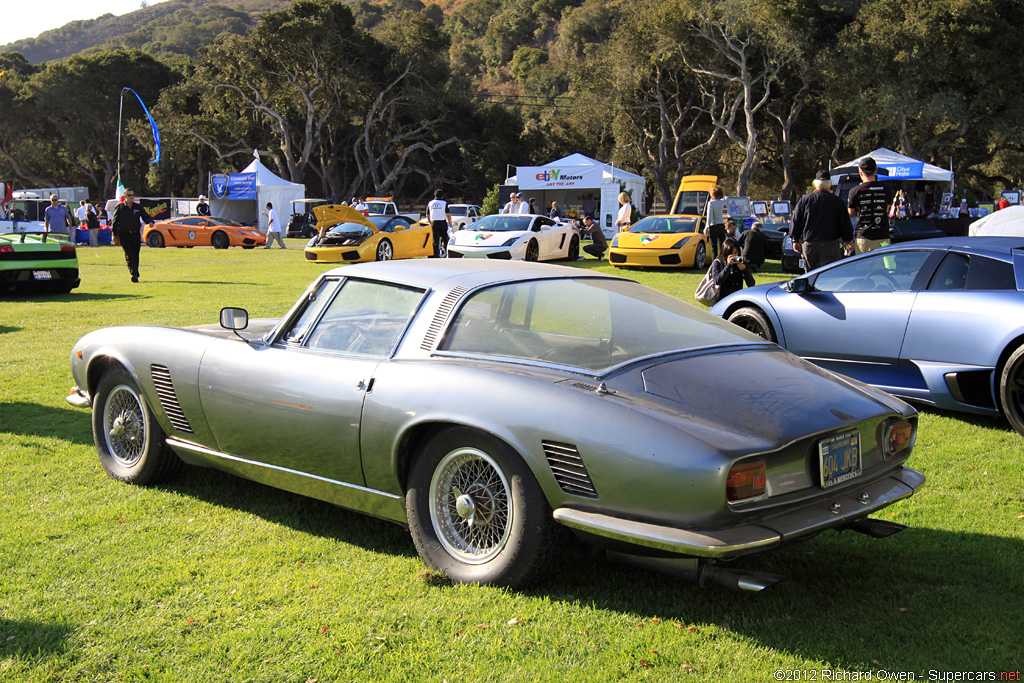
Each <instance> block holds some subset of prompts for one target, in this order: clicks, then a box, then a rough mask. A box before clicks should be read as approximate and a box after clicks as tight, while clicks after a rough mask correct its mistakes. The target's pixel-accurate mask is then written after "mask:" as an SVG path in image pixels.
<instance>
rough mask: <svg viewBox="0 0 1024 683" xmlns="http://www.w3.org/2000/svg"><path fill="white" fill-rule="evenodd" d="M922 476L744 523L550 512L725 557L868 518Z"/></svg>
mask: <svg viewBox="0 0 1024 683" xmlns="http://www.w3.org/2000/svg"><path fill="white" fill-rule="evenodd" d="M924 480H925V477H924V475H923V474H922V473H920V472H918V471H917V470H914V469H911V468H909V467H903V468H901V469H899V470H896V471H895V472H893V473H891V474H889V475H888V476H886V477H883V478H881V479H876V480H874V481H871V482H865V483H864V485H863V486H855V487H851V488H848V489H846V490H844V491H843V492H840V493H835V494H832V495H826V496H822V497H821V498H818V499H816V500H815V501H814V502H812V503H810V504H808V505H802V506H800V507H798V508H795V509H787V510H785V511H783V512H779V513H776V514H773V515H769V516H767V517H760V518H757V519H754V520H752V521H751V522H750V523H749V524H744V525H741V526H735V527H730V528H727V529H714V530H708V531H703V530H700V531H697V530H690V529H679V528H676V527H669V526H660V525H658V524H650V523H646V522H637V521H633V520H629V519H622V518H621V517H612V516H610V515H604V514H600V513H596V512H585V511H582V510H575V509H572V508H558V509H557V510H555V511H554V517H555V520H556V521H558V522H559V523H560V524H563V525H565V526H567V527H569V528H571V529H577V530H579V531H583V532H586V533H589V534H593V535H595V536H601V537H604V538H608V539H612V540H615V541H622V542H626V543H631V544H633V545H637V546H641V547H645V548H652V549H655V550H661V551H667V552H671V553H678V554H680V555H692V556H697V557H711V558H717V559H728V558H732V557H739V556H741V555H750V554H754V553H759V552H763V551H765V550H770V549H772V548H774V547H776V546H779V545H782V544H783V543H787V542H789V541H795V540H797V539H800V538H803V537H806V536H813V535H814V534H817V533H818V532H820V531H824V530H826V529H833V528H835V527H841V526H844V525H846V524H849V523H851V522H853V521H854V520H857V519H862V518H864V517H867V516H868V515H870V514H871V513H872V512H875V511H876V510H880V509H882V508H884V507H886V506H888V505H892V504H893V503H895V502H896V501H899V500H902V499H904V498H909V497H910V496H911V495H913V493H914V491H915V490H916V489H917V488H918V487H919V486H921V485H922V484H924Z"/></svg>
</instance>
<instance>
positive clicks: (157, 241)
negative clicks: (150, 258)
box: [146, 230, 164, 249]
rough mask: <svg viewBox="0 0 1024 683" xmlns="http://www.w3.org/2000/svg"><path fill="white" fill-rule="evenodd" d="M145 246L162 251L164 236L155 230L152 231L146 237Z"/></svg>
mask: <svg viewBox="0 0 1024 683" xmlns="http://www.w3.org/2000/svg"><path fill="white" fill-rule="evenodd" d="M146 244H148V245H149V246H151V247H153V248H154V249H163V248H164V236H163V235H162V234H160V233H159V232H157V231H156V230H153V231H152V232H150V233H149V234H148V235H147V236H146Z"/></svg>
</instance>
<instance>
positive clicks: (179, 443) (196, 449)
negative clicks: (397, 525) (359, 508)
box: [167, 437, 405, 501]
mask: <svg viewBox="0 0 1024 683" xmlns="http://www.w3.org/2000/svg"><path fill="white" fill-rule="evenodd" d="M167 445H168V446H170V447H171V448H183V449H185V450H187V451H192V452H193V453H201V454H202V455H208V456H212V457H214V458H219V459H222V460H230V461H232V462H237V463H241V464H243V465H250V466H252V467H259V468H262V469H267V470H274V471H276V472H283V473H285V474H292V475H296V476H299V477H303V478H305V479H310V480H313V481H318V482H322V483H325V484H331V485H332V486H341V487H343V488H346V489H352V490H353V491H358V492H360V493H370V494H373V495H375V496H382V497H384V498H389V499H392V500H396V501H404V500H405V499H404V498H403V497H402V496H399V495H395V494H394V493H387V492H385V491H378V490H377V489H371V488H367V487H365V486H359V485H358V484H349V483H348V482H344V481H337V480H336V479H328V478H326V477H319V476H317V475H315V474H309V473H308V472H300V471H298V470H292V469H288V468H287V467H281V466H279V465H271V464H269V463H265V462H258V461H256V460H248V459H246V458H240V457H238V456H237V455H229V454H227V453H222V452H221V451H215V450H213V449H212V448H207V447H206V446H200V445H199V444H195V443H191V442H189V441H183V440H181V439H176V438H174V437H168V438H167Z"/></svg>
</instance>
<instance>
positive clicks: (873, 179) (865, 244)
mask: <svg viewBox="0 0 1024 683" xmlns="http://www.w3.org/2000/svg"><path fill="white" fill-rule="evenodd" d="M857 167H858V170H859V171H860V179H861V181H863V182H861V184H860V185H858V186H857V187H855V188H853V189H852V190H850V201H849V202H848V203H849V207H850V216H856V217H857V253H858V254H864V253H867V252H869V251H873V250H875V249H878V248H879V247H884V246H885V245H887V244H889V201H890V199H891V198H890V197H889V191H888V190H887V189H886V187H885V185H884V184H882V183H880V182H878V176H876V175H875V171H876V170H877V166H876V164H875V160H874V159H872V158H871V157H864V158H863V159H861V160H860V163H859V164H858V165H857Z"/></svg>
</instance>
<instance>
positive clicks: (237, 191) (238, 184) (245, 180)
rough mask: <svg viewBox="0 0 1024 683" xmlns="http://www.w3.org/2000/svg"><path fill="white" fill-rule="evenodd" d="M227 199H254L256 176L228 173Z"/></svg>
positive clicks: (252, 174)
mask: <svg viewBox="0 0 1024 683" xmlns="http://www.w3.org/2000/svg"><path fill="white" fill-rule="evenodd" d="M227 199H256V174H255V173H229V174H228V196H227Z"/></svg>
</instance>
